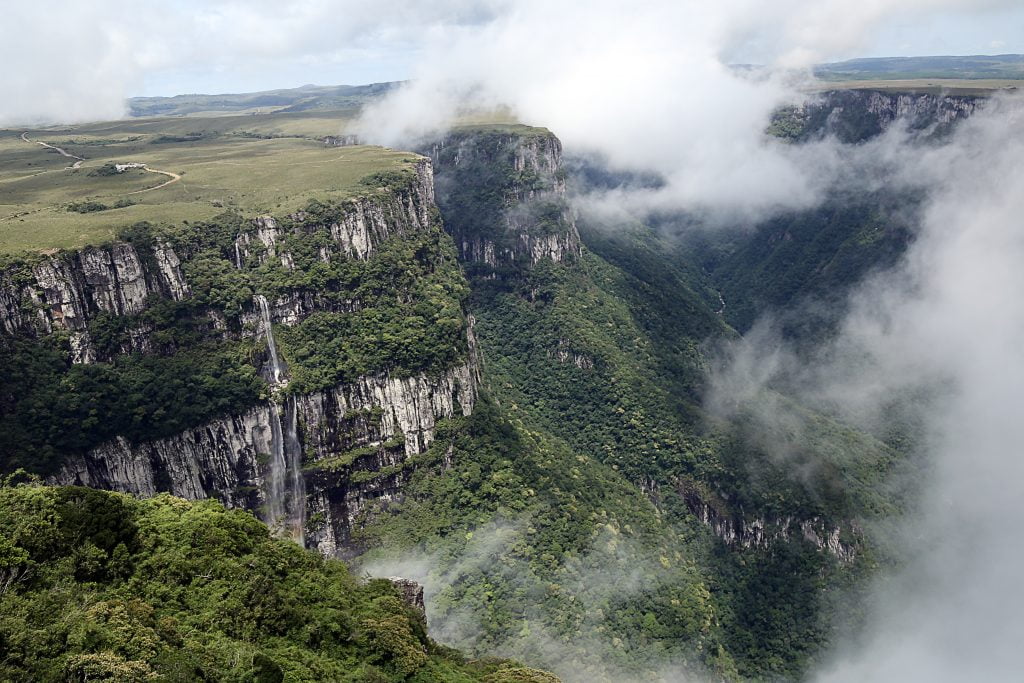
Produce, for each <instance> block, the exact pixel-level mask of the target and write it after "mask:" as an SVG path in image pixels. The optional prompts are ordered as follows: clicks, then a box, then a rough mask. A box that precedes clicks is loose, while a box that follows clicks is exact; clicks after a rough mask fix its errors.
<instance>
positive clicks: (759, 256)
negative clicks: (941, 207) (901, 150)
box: [675, 192, 920, 336]
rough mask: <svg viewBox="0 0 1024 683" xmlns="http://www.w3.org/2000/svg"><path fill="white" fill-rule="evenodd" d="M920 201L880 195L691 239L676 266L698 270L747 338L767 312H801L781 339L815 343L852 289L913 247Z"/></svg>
mask: <svg viewBox="0 0 1024 683" xmlns="http://www.w3.org/2000/svg"><path fill="white" fill-rule="evenodd" d="M919 201H920V198H919V197H914V196H908V193H900V194H894V193H889V192H880V193H876V194H873V195H867V196H865V195H861V196H858V197H844V196H841V195H837V196H836V197H834V198H833V200H832V201H830V202H828V203H826V204H824V205H823V206H820V207H818V208H815V209H809V210H806V211H800V212H796V213H791V214H787V215H783V216H779V217H777V218H773V219H771V220H768V221H765V222H764V223H762V224H760V225H758V226H756V228H754V229H753V232H749V231H744V232H740V231H736V232H728V231H726V232H719V233H711V232H693V233H690V234H688V235H683V236H682V237H681V243H682V247H681V248H680V247H677V248H676V249H675V254H676V256H677V258H679V259H687V260H689V261H691V262H694V263H696V264H697V265H698V266H699V267H700V268H701V270H702V271H703V272H704V273H705V278H706V281H707V282H708V283H709V284H710V285H711V286H712V287H714V288H716V289H717V290H718V291H719V292H720V293H721V296H722V299H723V303H724V308H723V311H722V314H723V316H724V318H725V320H727V321H728V322H729V323H730V324H731V325H732V326H733V327H735V328H736V329H737V330H739V331H741V332H746V331H748V330H749V329H750V327H751V326H752V325H753V323H754V322H755V320H756V319H757V318H758V317H759V316H761V315H763V314H764V313H765V312H767V311H774V312H776V313H779V314H783V315H784V314H785V311H786V310H788V311H799V313H798V314H797V315H792V316H790V317H789V318H787V319H786V320H785V321H784V322H785V325H786V330H787V332H791V333H793V334H803V335H805V336H807V335H818V336H820V334H821V331H822V330H823V329H827V327H828V325H829V324H831V323H834V322H835V321H837V320H838V319H839V318H840V316H841V314H842V311H843V307H844V302H845V298H846V296H847V294H848V293H849V292H850V290H851V288H852V287H853V286H855V285H856V284H857V283H858V282H860V281H862V280H863V279H864V278H865V277H867V276H868V275H869V274H870V273H872V272H876V271H883V270H885V269H887V268H889V267H891V266H893V265H894V264H895V263H896V262H897V261H898V259H899V258H900V257H901V256H902V255H903V253H904V252H905V250H906V248H907V245H908V244H909V243H910V241H911V240H912V239H913V232H912V230H911V228H910V227H909V226H910V225H912V224H913V216H914V213H915V211H916V209H917V206H918V205H919Z"/></svg>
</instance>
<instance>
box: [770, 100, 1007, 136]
mask: <svg viewBox="0 0 1024 683" xmlns="http://www.w3.org/2000/svg"><path fill="white" fill-rule="evenodd" d="M986 101H987V98H984V97H978V96H971V95H946V94H934V93H924V92H917V93H910V92H902V93H901V92H893V91H880V90H869V89H864V90H860V89H857V90H854V89H851V90H832V91H828V92H825V93H822V94H821V95H819V96H817V97H814V98H812V99H810V100H809V101H808V102H806V103H804V104H803V105H801V106H797V107H788V108H785V109H783V110H780V111H779V112H777V113H776V115H775V117H774V120H773V124H772V128H771V129H770V131H771V132H773V133H776V134H779V135H780V136H781V137H788V138H793V139H798V140H806V139H812V138H816V137H821V136H824V135H834V136H836V137H837V138H839V140H840V141H842V142H846V143H856V142H862V141H864V140H867V139H869V138H872V137H874V136H876V135H879V134H881V133H883V132H885V131H886V130H888V129H889V128H890V127H891V126H892V125H893V124H895V123H897V122H900V123H902V124H904V125H906V126H907V128H908V129H909V130H910V131H911V132H913V133H914V134H915V135H918V136H922V137H930V136H935V135H942V134H945V133H946V132H948V131H949V130H950V129H951V128H952V127H953V126H955V125H956V124H957V123H959V122H960V121H963V120H964V119H966V118H968V117H969V116H971V115H972V114H974V112H975V111H977V110H978V109H979V108H980V107H982V106H984V103H985V102H986Z"/></svg>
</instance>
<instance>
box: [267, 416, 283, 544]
mask: <svg viewBox="0 0 1024 683" xmlns="http://www.w3.org/2000/svg"><path fill="white" fill-rule="evenodd" d="M270 414H271V420H270V471H269V472H268V474H267V514H266V519H265V520H263V521H264V522H266V524H267V526H268V527H270V530H271V531H273V532H277V531H279V530H280V529H281V528H282V525H283V524H284V522H285V483H286V481H285V476H286V474H287V470H288V463H287V461H286V460H285V457H284V435H283V434H282V433H281V432H282V429H281V411H280V410H279V409H278V407H277V404H276V403H274V402H271V403H270Z"/></svg>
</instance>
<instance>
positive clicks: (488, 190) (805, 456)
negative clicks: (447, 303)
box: [361, 133, 897, 680]
mask: <svg viewBox="0 0 1024 683" xmlns="http://www.w3.org/2000/svg"><path fill="white" fill-rule="evenodd" d="M486 135H487V134H486V133H485V138H486ZM481 149H482V150H485V151H487V152H488V153H487V154H485V156H484V160H485V162H486V164H488V165H495V166H496V167H497V171H494V172H490V173H488V172H486V171H484V170H483V169H480V171H479V172H475V171H474V169H475V168H476V165H477V164H478V163H480V159H475V158H474V156H473V154H472V151H473V150H475V151H476V152H477V153H479V151H480V150H481ZM495 149H498V150H500V149H501V148H500V147H496V146H495V145H483V146H475V147H474V146H472V145H466V144H463V145H462V146H461V147H460V157H459V164H458V169H459V171H458V172H457V174H456V175H457V177H459V178H460V180H459V181H458V182H453V180H452V178H453V177H456V176H448V175H447V171H448V169H447V168H446V167H445V165H444V164H443V163H441V164H439V165H438V168H437V173H438V178H439V202H440V204H441V207H442V212H443V213H444V215H445V219H446V225H447V227H448V229H450V230H452V231H453V232H454V233H455V234H456V235H457V236H458V235H466V236H471V237H476V236H478V235H480V236H484V237H485V238H486V239H489V238H490V236H491V235H494V237H495V243H496V244H501V243H502V241H503V240H504V243H506V244H509V243H511V242H512V241H514V236H512V235H509V234H508V232H507V231H508V223H507V222H505V221H504V219H503V218H504V217H503V212H504V211H506V210H509V209H508V208H507V207H509V204H508V203H507V198H508V197H509V196H511V195H513V194H516V195H517V196H518V193H517V192H516V190H517V188H518V180H519V179H518V178H517V177H516V176H515V175H513V174H510V173H508V172H507V169H508V164H507V157H505V158H503V157H502V156H501V153H502V152H500V151H499V152H495V151H494V150H495ZM509 149H510V147H509V146H508V145H506V146H505V147H504V152H503V153H506V154H507V153H509ZM502 169H504V171H503V170H502ZM459 174H461V175H459ZM474 178H475V179H477V180H474ZM474 182H479V183H481V184H483V185H484V186H483V187H480V186H475V185H473V183H474ZM488 183H492V185H487V184H488ZM495 183H496V184H497V185H496V186H495V185H493V184H495ZM502 198H504V199H502ZM510 210H513V211H520V210H521V209H520V207H517V206H513V208H512V209H510ZM463 212H468V213H463ZM520 215H521V214H520ZM477 225H479V228H480V232H479V233H476V232H473V231H474V226H477ZM848 226H849V224H847V227H848ZM560 227H561V229H563V230H565V229H568V226H566V225H565V224H562V225H561V226H560ZM612 227H613V228H614V229H613V230H612V231H606V230H603V229H599V228H597V227H596V226H587V225H582V226H581V229H582V233H583V237H584V240H585V242H586V244H587V246H588V247H589V251H585V252H584V255H583V257H582V259H576V258H569V259H567V260H565V261H563V262H561V263H552V262H551V261H548V260H546V259H544V260H541V261H540V262H539V263H537V264H536V265H534V266H530V265H529V263H527V262H523V261H519V262H511V263H510V262H508V261H504V262H501V263H499V264H498V265H497V266H485V265H481V264H479V263H469V264H467V272H468V273H469V274H470V281H471V295H470V299H469V304H468V305H469V310H470V312H471V313H473V314H474V316H475V317H476V319H477V325H476V331H477V336H478V339H479V342H480V346H481V349H482V351H483V354H484V358H485V361H486V366H485V369H486V375H485V380H486V383H487V386H488V387H489V391H490V392H491V395H492V396H493V404H491V403H485V404H484V405H483V406H482V407H479V408H478V410H477V413H476V414H474V416H473V418H471V420H469V421H468V423H467V424H466V426H464V427H458V425H455V426H450V427H449V430H450V431H449V432H446V433H445V434H444V436H443V440H441V439H439V442H438V443H436V444H435V451H436V452H435V455H434V456H433V457H434V459H435V460H439V459H440V458H441V453H440V452H441V451H442V450H443V449H446V448H447V447H448V446H449V445H450V446H451V448H452V460H453V461H454V465H453V470H452V471H451V472H449V473H446V474H445V475H438V474H437V473H436V471H434V470H431V469H430V468H429V467H423V468H420V469H418V470H417V471H416V473H415V474H414V475H413V477H412V480H411V482H410V483H409V485H408V487H407V489H406V491H407V493H408V497H407V499H406V500H405V502H404V503H401V504H399V505H390V506H389V507H387V508H386V509H381V510H377V511H374V512H372V513H370V514H368V517H367V523H368V526H367V527H366V528H365V529H364V531H363V536H362V539H361V540H362V543H363V544H364V545H365V546H366V547H368V548H375V549H376V550H371V551H370V552H369V553H368V554H367V555H366V556H365V557H364V558H363V561H364V562H366V563H368V566H375V564H374V563H376V562H378V561H384V560H387V558H391V560H392V561H394V558H404V559H405V560H406V561H408V559H409V558H410V556H411V557H414V558H423V559H422V561H423V562H425V563H426V565H427V566H429V572H428V575H429V577H430V579H431V580H432V581H434V582H436V585H438V586H439V588H438V593H437V594H436V595H435V597H434V601H433V604H434V606H435V607H434V609H435V610H436V611H435V614H436V615H437V620H438V623H439V624H449V625H450V624H452V622H454V623H455V624H456V625H457V626H455V627H451V626H449V627H447V628H445V629H444V630H443V631H441V632H439V633H440V635H439V637H441V638H443V639H445V640H446V642H451V643H453V644H458V645H459V646H460V647H464V648H468V649H470V650H472V651H476V652H487V651H491V650H493V648H495V647H498V648H504V650H503V651H507V652H510V653H513V654H515V655H517V656H521V657H523V658H524V659H527V661H532V662H538V663H542V664H543V665H544V666H548V667H551V668H553V669H555V670H556V671H558V672H560V673H563V675H565V676H567V677H569V678H571V679H573V680H618V679H620V678H622V676H623V675H624V672H632V673H633V674H634V675H635V674H636V672H641V675H644V672H646V673H647V674H653V673H654V672H658V671H661V672H662V673H663V672H664V671H665V670H668V671H680V670H690V671H692V670H695V669H701V668H705V669H709V670H711V671H712V672H713V675H714V676H720V677H725V678H731V677H744V678H755V679H759V678H770V679H774V678H780V677H781V678H796V677H799V676H800V675H801V673H802V672H804V671H806V670H807V669H808V667H809V666H811V664H812V662H813V661H814V658H815V656H816V655H817V653H818V652H820V651H821V649H822V648H823V647H825V646H827V644H828V642H829V640H830V637H831V633H832V624H831V623H830V621H829V615H830V614H832V613H833V612H832V610H833V603H834V601H836V600H838V599H840V597H841V596H843V595H846V593H845V591H846V590H849V589H851V587H852V586H855V585H856V584H857V581H858V579H859V577H861V576H863V574H864V572H865V571H867V570H869V569H870V567H871V565H872V563H873V562H874V561H875V560H874V559H873V555H872V552H871V549H870V548H869V547H867V545H866V544H865V539H864V538H863V537H862V536H859V535H857V534H855V533H854V532H853V531H852V530H851V527H850V526H849V521H850V520H859V519H863V518H867V517H872V516H874V515H882V514H886V513H888V512H891V510H892V506H893V505H894V502H893V499H892V498H891V496H890V495H889V494H888V493H886V492H884V491H883V490H882V488H881V487H880V482H881V481H882V480H884V478H885V477H886V476H888V474H889V473H890V472H891V470H892V468H893V466H894V462H895V461H896V460H897V456H896V454H895V453H894V452H893V451H891V450H890V449H889V448H888V447H886V446H885V445H883V444H882V443H880V442H879V441H876V440H874V439H872V438H871V437H869V436H866V435H864V434H861V433H859V432H856V431H855V430H851V429H849V428H848V427H845V426H844V425H841V424H839V423H836V422H835V421H833V420H831V419H829V418H827V417H825V416H822V415H819V414H816V413H814V412H812V411H807V410H806V409H803V408H801V407H800V406H798V405H795V404H793V405H783V404H786V402H787V401H788V399H785V398H784V397H781V396H779V395H777V394H774V393H772V392H770V391H769V392H768V393H766V394H763V395H759V396H755V397H753V398H752V399H751V401H750V403H749V404H748V405H741V406H737V407H736V408H735V410H734V412H733V413H731V414H729V415H726V416H713V415H709V414H708V413H706V412H705V410H704V408H703V407H702V403H703V396H704V392H705V391H706V386H705V383H706V370H707V363H708V360H707V351H708V349H709V348H711V347H712V346H713V345H714V344H715V342H716V340H718V343H721V341H723V340H727V339H730V338H733V337H734V335H735V333H734V332H733V331H732V329H731V328H730V327H729V326H728V325H727V324H726V323H725V321H724V320H723V315H725V314H726V312H727V311H728V308H726V309H725V310H723V311H721V314H718V313H716V311H717V310H718V309H719V308H720V307H721V301H720V300H719V298H718V288H717V287H716V284H717V283H716V282H715V280H714V279H713V278H712V277H710V276H709V274H708V273H707V272H706V271H705V270H704V264H703V263H702V262H701V261H700V260H699V259H698V258H696V256H697V255H698V254H700V253H702V252H698V251H697V250H694V251H692V252H690V254H689V255H688V257H687V258H683V257H682V252H681V251H680V247H679V243H678V241H675V242H673V241H666V240H664V239H662V238H661V237H658V236H657V234H656V233H654V232H652V231H650V230H649V229H647V228H643V227H635V226H630V227H627V228H624V227H623V226H612ZM503 230H504V231H506V232H505V233H504V234H502V232H501V231H503ZM459 231H463V232H461V233H460V232H459ZM842 233H843V231H842V230H841V229H836V231H835V233H834V234H835V235H839V234H842ZM721 248H722V249H723V251H722V252H719V254H723V253H727V251H726V250H727V248H728V245H723V246H721ZM823 251H824V250H823ZM796 272H800V271H796ZM790 277H794V278H795V277H796V276H792V275H791V276H790ZM783 279H785V278H783ZM786 286H789V283H788V282H787V283H786ZM737 291H738V292H741V294H738V295H737V296H742V297H746V296H749V295H750V292H749V291H745V290H742V289H741V288H740V287H739V286H737ZM755 291H759V288H755ZM756 305H758V304H756V303H755V304H754V306H756ZM763 405H778V406H779V407H780V409H781V408H784V409H785V412H786V413H787V414H792V415H794V416H799V417H798V418H795V421H794V422H790V423H786V424H784V425H780V424H776V423H772V422H771V421H770V420H769V421H765V416H764V415H763V414H762V413H761V412H759V411H758V410H757V408H758V407H759V406H763ZM780 428H781V429H780ZM780 450H781V451H782V452H785V453H786V456H785V458H784V459H780V458H779V453H780ZM698 505H703V506H706V507H707V508H708V509H710V510H711V511H712V512H711V514H713V515H714V516H715V519H716V520H717V522H716V523H719V524H725V525H731V528H733V529H736V528H738V526H739V525H743V524H749V523H752V522H757V523H763V524H764V525H765V530H766V533H767V534H769V535H771V534H773V533H776V531H773V530H777V529H778V528H780V527H778V526H777V525H780V524H782V522H781V520H784V519H789V518H794V519H798V520H816V521H815V522H814V523H815V524H825V525H828V526H830V527H831V526H834V527H836V528H841V529H843V531H842V533H841V541H842V542H843V543H844V544H846V545H847V547H850V548H854V549H855V551H854V552H855V553H856V558H855V560H854V561H853V562H841V561H840V560H838V559H837V558H836V557H834V556H832V555H830V554H829V553H826V552H823V551H821V550H819V549H818V548H817V547H815V546H814V545H812V544H810V543H808V542H807V541H806V540H805V539H804V538H803V537H802V536H801V535H800V534H799V532H798V533H796V534H792V535H789V536H785V535H778V536H775V537H773V540H771V541H769V543H768V544H767V545H766V546H763V547H762V548H761V549H755V548H750V549H743V548H742V547H739V546H736V545H733V546H728V545H725V544H723V543H721V542H720V541H719V540H717V539H715V538H714V537H713V536H712V534H711V533H710V532H709V529H708V528H707V527H706V526H705V525H704V524H702V523H700V522H699V521H698V520H697V518H696V515H695V510H696V507H695V506H698ZM778 533H780V534H781V532H778ZM382 558H383V560H382ZM384 566H392V565H390V564H388V563H387V562H386V561H385V564H384ZM396 566H397V567H403V566H405V564H403V562H401V561H398V564H397V565H396ZM421 568H422V567H421ZM610 586H614V587H616V588H609V587H610ZM624 586H628V588H622V587H624ZM669 586H671V587H673V589H672V590H670V589H669V588H668V587H669ZM695 652H697V653H699V654H697V655H696V656H695V654H694V653H695ZM673 666H674V667H679V669H677V670H673V669H672V668H671V667H673ZM676 675H678V674H676Z"/></svg>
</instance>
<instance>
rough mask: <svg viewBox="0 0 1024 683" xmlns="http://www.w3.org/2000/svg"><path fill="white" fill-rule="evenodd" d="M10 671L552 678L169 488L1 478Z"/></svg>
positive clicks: (389, 592) (1, 631)
mask: <svg viewBox="0 0 1024 683" xmlns="http://www.w3.org/2000/svg"><path fill="white" fill-rule="evenodd" d="M0 586H2V588H3V590H2V591H0V610H2V616H0V651H2V652H3V657H2V658H0V678H3V680H5V681H40V680H62V681H111V682H114V681H117V682H118V683H124V682H127V681H261V682H271V681H284V680H288V681H324V680H332V681H422V682H424V683H426V682H427V681H452V682H459V683H463V682H468V681H488V682H489V683H499V682H504V683H512V682H523V681H535V682H537V683H550V682H551V681H553V680H555V679H554V678H553V677H551V676H549V675H547V674H543V673H541V672H538V671H532V670H527V669H524V668H522V667H520V666H518V665H515V664H513V663H511V662H504V661H497V660H491V661H478V662H468V663H467V661H466V660H465V659H464V658H463V657H462V656H461V655H459V654H458V653H457V652H455V651H453V650H450V649H448V648H445V647H441V646H439V645H437V644H436V643H434V642H433V641H432V640H430V639H429V638H428V637H427V634H426V631H425V629H424V623H423V618H422V615H420V614H419V613H418V612H417V611H415V610H414V609H412V608H410V607H408V606H406V605H405V603H403V601H402V599H401V595H400V594H399V592H398V590H397V589H396V588H395V587H394V585H393V584H392V583H391V582H390V581H386V580H371V581H361V580H358V579H357V578H356V577H354V576H353V575H352V574H350V573H349V571H348V569H346V567H345V565H344V564H342V563H341V562H339V561H336V560H325V559H324V558H323V557H321V556H320V555H319V554H317V553H314V552H310V551H307V550H303V549H301V548H299V547H297V546H296V545H295V544H293V543H290V542H286V541H281V540H275V539H273V538H271V537H270V535H269V533H268V531H267V528H266V527H265V526H263V525H262V524H260V523H259V522H257V521H256V520H255V519H254V518H253V517H252V516H251V515H250V514H249V513H247V512H242V511H237V510H236V511H227V510H225V509H224V508H222V507H221V506H219V505H217V504H216V503H213V502H203V503H189V502H186V501H184V500H180V499H176V498H172V497H170V496H166V495H164V496H158V497H156V498H152V499H149V500H135V499H133V498H130V497H128V496H124V495H120V494H114V493H106V492H101V491H95V490H92V489H83V488H46V487H40V486H36V485H19V486H11V485H7V486H4V487H2V488H0Z"/></svg>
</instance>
